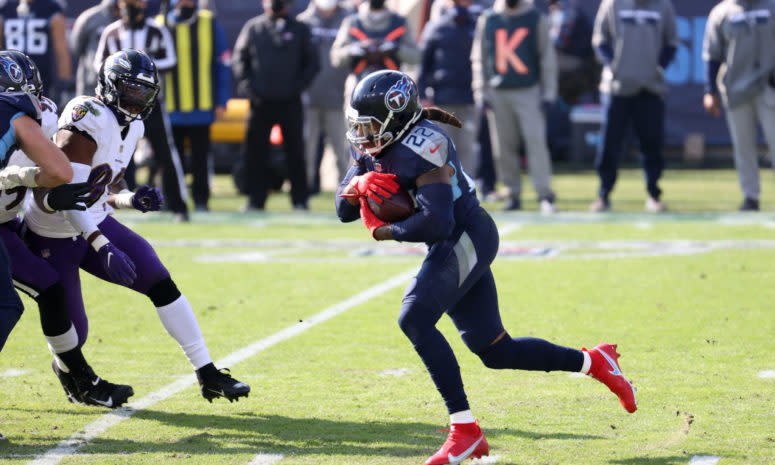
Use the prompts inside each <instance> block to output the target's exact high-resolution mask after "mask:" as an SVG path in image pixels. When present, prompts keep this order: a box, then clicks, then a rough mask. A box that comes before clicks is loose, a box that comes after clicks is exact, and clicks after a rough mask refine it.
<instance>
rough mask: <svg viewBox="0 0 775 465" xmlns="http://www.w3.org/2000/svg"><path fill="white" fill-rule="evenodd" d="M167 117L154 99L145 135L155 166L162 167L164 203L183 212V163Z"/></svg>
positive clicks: (165, 112) (185, 210)
mask: <svg viewBox="0 0 775 465" xmlns="http://www.w3.org/2000/svg"><path fill="white" fill-rule="evenodd" d="M169 122H170V120H169V118H167V111H166V110H165V109H164V108H163V107H162V106H161V104H160V103H159V99H156V104H155V105H154V108H153V112H152V113H151V116H149V117H148V119H146V120H145V137H146V138H147V139H148V142H150V143H151V147H152V148H153V156H154V159H155V162H156V164H157V166H160V167H161V169H162V178H161V179H162V184H163V185H162V190H163V193H164V203H165V205H166V207H167V209H168V210H171V211H173V212H175V213H185V212H187V211H188V208H187V207H186V201H185V198H186V181H185V179H184V178H183V165H182V164H181V163H180V156H179V155H178V151H177V149H176V148H175V145H174V144H173V142H172V130H171V128H170V124H169Z"/></svg>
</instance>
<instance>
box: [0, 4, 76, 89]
mask: <svg viewBox="0 0 775 465" xmlns="http://www.w3.org/2000/svg"><path fill="white" fill-rule="evenodd" d="M66 30H67V25H66V21H65V15H64V11H63V7H62V3H61V2H58V1H57V0H6V1H3V2H0V50H18V51H20V52H23V53H24V54H26V55H28V56H29V57H30V58H32V60H33V61H34V62H35V64H37V65H38V69H39V70H40V76H41V80H42V82H43V95H51V96H56V97H57V98H58V96H59V92H58V91H60V90H61V85H65V84H66V83H67V82H68V81H70V80H71V79H72V61H71V59H70V51H69V49H68V48H67V37H66V33H65V31H66Z"/></svg>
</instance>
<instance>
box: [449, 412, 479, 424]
mask: <svg viewBox="0 0 775 465" xmlns="http://www.w3.org/2000/svg"><path fill="white" fill-rule="evenodd" d="M474 422H476V420H475V419H474V416H473V414H471V410H463V411H462V412H455V413H450V414H449V423H450V424H452V423H474Z"/></svg>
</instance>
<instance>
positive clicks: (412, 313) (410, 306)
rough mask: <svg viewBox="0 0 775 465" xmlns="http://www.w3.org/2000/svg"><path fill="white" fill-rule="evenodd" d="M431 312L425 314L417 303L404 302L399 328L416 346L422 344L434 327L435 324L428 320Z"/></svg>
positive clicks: (399, 317) (399, 318)
mask: <svg viewBox="0 0 775 465" xmlns="http://www.w3.org/2000/svg"><path fill="white" fill-rule="evenodd" d="M429 314H430V312H425V311H423V309H422V308H421V307H420V306H419V305H417V304H416V302H411V303H410V302H404V305H403V306H402V307H401V314H400V315H399V316H398V326H399V327H400V328H401V331H403V332H404V334H406V337H408V338H409V340H410V341H412V344H414V345H415V346H416V345H418V344H420V343H421V342H422V340H423V338H424V336H425V335H426V334H427V333H428V331H429V330H430V329H431V328H433V327H434V322H433V321H431V320H430V319H429V318H428V315H429Z"/></svg>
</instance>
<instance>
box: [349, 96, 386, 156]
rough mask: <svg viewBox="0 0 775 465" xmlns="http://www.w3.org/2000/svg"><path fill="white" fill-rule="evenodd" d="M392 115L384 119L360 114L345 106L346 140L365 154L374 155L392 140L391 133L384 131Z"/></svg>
mask: <svg viewBox="0 0 775 465" xmlns="http://www.w3.org/2000/svg"><path fill="white" fill-rule="evenodd" d="M391 117H392V115H388V117H387V120H386V121H380V120H379V119H377V118H376V117H374V116H360V115H359V114H358V110H356V109H355V108H353V107H348V108H347V133H346V137H347V141H348V142H350V144H352V146H353V147H355V148H356V149H357V150H359V151H360V152H361V153H363V154H365V155H372V156H374V155H376V154H378V153H379V152H381V151H382V149H383V148H385V147H386V146H388V145H390V143H391V142H393V139H394V138H393V133H392V132H390V131H386V128H387V127H388V124H387V123H389V122H390V119H391Z"/></svg>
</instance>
